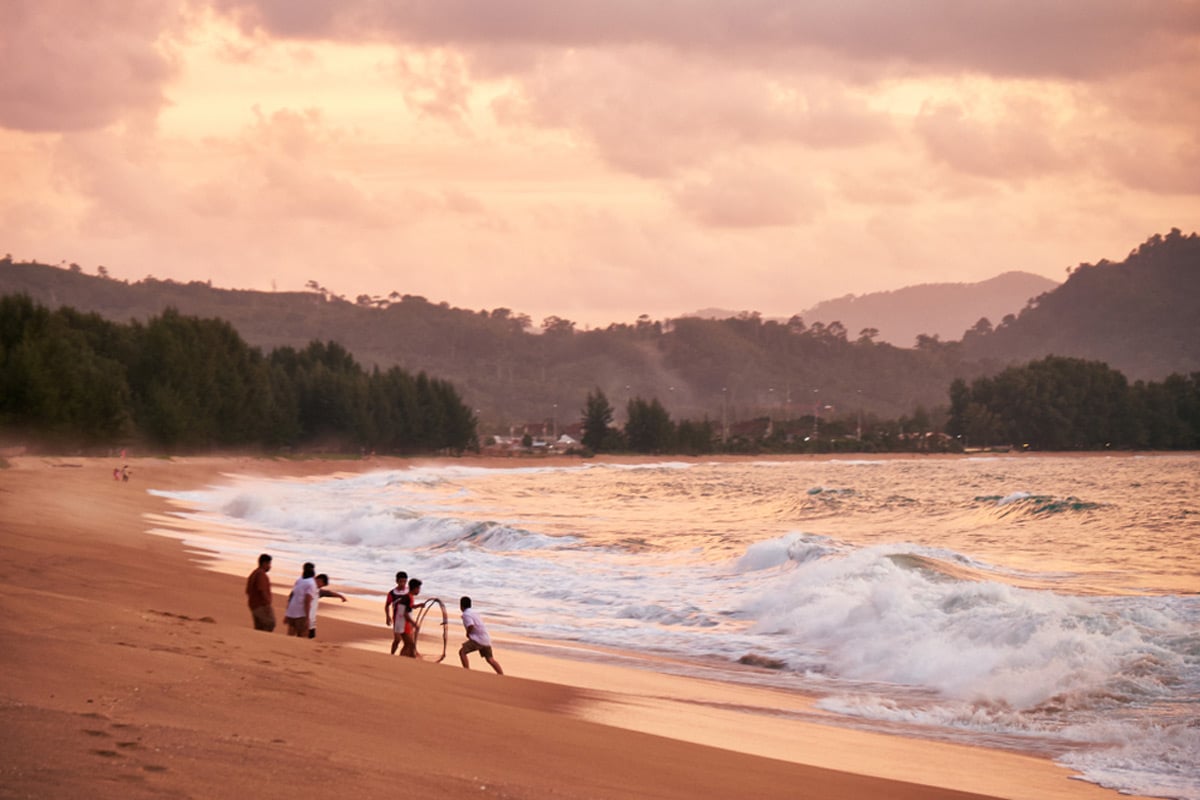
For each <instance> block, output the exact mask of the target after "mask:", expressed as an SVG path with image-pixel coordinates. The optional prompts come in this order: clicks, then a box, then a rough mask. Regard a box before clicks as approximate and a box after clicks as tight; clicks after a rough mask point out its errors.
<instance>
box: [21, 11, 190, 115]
mask: <svg viewBox="0 0 1200 800" xmlns="http://www.w3.org/2000/svg"><path fill="white" fill-rule="evenodd" d="M4 5H5V8H4V15H3V23H0V127H6V128H11V129H15V130H25V131H80V130H90V129H95V128H100V127H103V126H105V125H108V124H111V123H113V122H116V121H119V120H121V119H122V118H123V117H124V116H125V115H127V114H130V113H136V114H144V113H151V114H152V113H153V112H155V111H157V110H158V109H160V108H161V107H162V106H163V105H164V103H165V102H166V97H165V92H164V90H165V87H166V86H167V84H168V82H169V81H170V80H171V79H172V78H173V77H174V76H175V75H176V73H177V71H178V64H177V63H176V60H175V57H174V55H173V53H172V50H171V47H170V45H169V43H168V42H169V39H170V37H171V36H172V35H174V34H176V33H178V32H179V31H180V30H181V28H182V25H183V17H182V13H181V11H182V9H181V6H182V0H180V1H179V2H170V1H169V0H88V2H75V1H74V0H5V4H4Z"/></svg>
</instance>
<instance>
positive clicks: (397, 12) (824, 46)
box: [214, 0, 1200, 79]
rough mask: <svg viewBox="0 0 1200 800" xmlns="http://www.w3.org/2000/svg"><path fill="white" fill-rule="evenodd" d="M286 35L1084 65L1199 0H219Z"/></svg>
mask: <svg viewBox="0 0 1200 800" xmlns="http://www.w3.org/2000/svg"><path fill="white" fill-rule="evenodd" d="M214 4H215V6H216V7H217V8H218V9H220V10H221V11H222V12H224V13H226V14H229V15H230V16H231V17H233V18H235V19H237V20H238V21H239V22H240V24H242V25H243V26H244V27H246V28H247V29H259V30H265V31H267V32H269V33H271V34H273V35H277V36H295V37H307V38H322V37H332V38H340V39H360V40H361V39H364V38H370V39H374V40H390V41H393V42H395V43H398V44H400V43H403V44H409V45H412V44H415V45H434V46H460V47H465V48H472V47H475V46H478V45H481V44H487V45H495V44H508V45H518V46H534V47H542V48H563V49H582V48H590V47H612V46H624V45H639V46H657V47H662V48H665V49H669V50H675V51H685V52H690V53H692V54H693V55H699V56H700V57H705V56H706V55H707V56H712V55H719V56H721V57H723V58H725V59H728V60H730V61H739V60H740V61H752V62H759V63H761V62H762V60H764V59H770V60H775V59H776V58H777V57H778V56H779V54H781V53H783V54H786V53H791V52H794V51H796V50H797V49H816V50H821V51H825V52H828V53H840V54H843V55H845V56H848V57H852V58H854V59H856V60H867V61H872V62H877V63H885V64H886V63H893V64H894V63H903V64H907V65H910V66H912V67H917V68H922V67H931V68H936V69H938V70H939V71H940V70H943V69H962V70H971V71H977V72H980V73H985V74H992V75H1004V76H1023V77H1033V76H1055V77H1070V78H1073V79H1083V78H1088V77H1095V76H1099V75H1104V74H1109V73H1112V72H1114V71H1124V70H1127V69H1130V68H1132V67H1135V66H1137V65H1144V64H1149V63H1156V62H1158V61H1159V60H1160V59H1162V58H1164V57H1165V56H1166V54H1167V53H1168V52H1169V51H1172V50H1176V49H1178V48H1181V47H1183V46H1184V43H1185V42H1186V41H1188V40H1189V39H1190V40H1192V41H1193V42H1194V39H1195V37H1196V35H1197V33H1198V32H1200V19H1198V16H1200V15H1198V14H1197V10H1196V4H1195V2H1194V0H1057V2H1054V3H1046V2H1042V0H985V1H983V2H975V3H969V4H963V3H958V2H954V1H953V0H906V2H895V3H879V2H876V1H875V0H836V1H835V0H821V1H819V2H807V3H797V2H794V0H736V2H735V1H734V0H664V2H659V3H646V2H643V0H573V2H569V3H564V2H561V1H560V0H510V2H505V3H493V2H486V0H408V2H397V1H396V0H343V2H340V3H336V4H335V3H326V2H320V1H319V0H214Z"/></svg>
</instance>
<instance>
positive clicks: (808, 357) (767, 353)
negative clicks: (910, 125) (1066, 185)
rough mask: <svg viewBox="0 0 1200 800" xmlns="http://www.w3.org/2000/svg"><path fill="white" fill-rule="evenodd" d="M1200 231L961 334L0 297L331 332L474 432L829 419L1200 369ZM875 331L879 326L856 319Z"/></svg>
mask: <svg viewBox="0 0 1200 800" xmlns="http://www.w3.org/2000/svg"><path fill="white" fill-rule="evenodd" d="M1197 250H1198V247H1197V241H1196V236H1195V235H1194V234H1193V235H1192V236H1189V237H1183V236H1182V235H1181V234H1179V232H1178V231H1172V232H1171V233H1170V234H1168V235H1167V236H1166V237H1160V236H1155V237H1154V238H1152V239H1150V240H1149V241H1148V242H1146V244H1144V245H1142V246H1141V247H1140V248H1138V250H1137V251H1135V252H1134V253H1133V254H1132V255H1131V256H1130V258H1129V259H1128V260H1127V261H1126V262H1123V263H1121V264H1106V263H1103V262H1102V263H1101V264H1098V265H1095V266H1091V265H1083V266H1080V267H1079V268H1078V269H1076V270H1075V271H1074V273H1073V274H1072V275H1071V277H1070V279H1069V280H1068V281H1067V282H1066V283H1065V284H1064V285H1063V286H1060V287H1058V288H1056V289H1055V290H1054V291H1052V292H1049V293H1047V294H1045V295H1042V296H1041V297H1040V298H1038V299H1037V300H1036V301H1034V302H1033V303H1032V304H1031V305H1030V306H1029V307H1028V308H1027V309H1026V310H1025V311H1023V312H1022V313H1021V314H1020V315H1019V316H1017V315H1011V316H1010V317H1008V318H1006V320H1005V321H1003V322H1002V323H1001V324H1000V325H999V327H998V328H997V329H996V330H994V331H993V330H991V323H990V322H988V323H986V324H981V325H977V326H975V327H974V328H972V329H971V330H970V331H969V332H968V334H967V335H965V336H964V338H963V341H962V342H958V341H945V340H942V339H940V338H939V337H936V336H921V337H918V341H917V346H916V347H914V348H900V347H895V346H892V345H890V344H886V343H882V342H880V341H878V340H877V338H876V337H875V336H874V335H872V333H871V332H870V331H869V330H868V331H865V332H863V333H860V332H859V330H852V329H847V326H845V325H843V324H841V323H840V322H833V323H829V324H825V323H820V322H814V323H812V324H806V322H805V321H804V320H803V319H802V318H801V316H800V315H797V316H795V317H793V318H792V319H791V320H789V321H786V322H781V321H773V320H763V319H762V318H761V317H760V316H759V315H757V314H754V313H743V314H740V315H738V316H736V317H732V318H729V319H724V320H710V319H697V318H682V319H677V320H666V321H653V320H650V319H648V318H642V319H640V320H639V321H638V322H637V323H636V324H633V325H615V324H614V325H610V326H609V327H608V328H606V329H604V330H591V331H578V330H576V329H575V326H574V324H573V323H571V322H570V321H569V320H565V319H559V318H557V317H550V318H548V319H546V320H544V321H542V323H541V325H540V326H537V327H535V326H533V325H531V321H530V320H529V319H528V317H526V316H524V315H522V314H519V313H515V312H513V311H512V310H510V309H506V308H498V309H493V310H490V311H487V310H480V311H472V310H467V309H459V308H452V307H450V306H449V305H448V304H445V303H441V304H435V303H431V302H429V301H428V300H426V299H425V298H423V297H417V296H411V295H401V294H399V293H395V292H394V293H392V294H391V295H389V296H387V297H376V298H373V297H367V296H362V297H359V298H356V299H355V300H354V301H350V300H347V299H344V298H340V297H337V296H335V295H333V294H332V293H330V292H329V291H327V290H324V289H322V288H321V287H319V286H316V285H315V284H314V285H313V286H312V289H313V291H309V292H290V293H271V292H251V291H237V290H224V289H216V288H212V287H210V286H208V285H206V284H203V283H199V282H193V283H189V284H180V283H175V282H171V281H163V280H156V279H154V278H150V277H148V278H146V279H144V280H142V281H138V282H136V283H133V284H127V283H124V282H121V281H116V280H112V279H109V278H107V277H101V276H96V275H89V274H86V273H85V272H84V271H83V270H82V269H81V268H77V267H74V266H73V265H72V266H70V267H68V268H58V267H50V266H46V265H40V264H25V263H14V262H13V261H12V260H11V259H7V258H6V259H2V260H0V295H4V294H13V293H24V294H28V295H29V296H30V297H31V298H32V299H34V300H36V301H38V302H41V303H43V304H45V305H47V306H50V307H52V308H57V307H59V306H63V305H67V306H72V307H74V308H78V309H80V310H81V311H89V312H96V313H99V314H100V315H102V316H104V317H106V318H108V319H111V320H114V321H118V322H128V321H129V320H131V319H137V320H141V321H145V320H147V319H149V318H150V317H152V316H154V315H158V314H161V313H162V312H163V311H164V310H165V309H167V308H174V309H177V310H178V311H179V312H180V313H181V314H185V315H193V316H198V317H205V318H212V317H216V318H220V319H223V320H227V321H228V322H229V323H230V324H232V325H233V327H234V328H235V329H236V330H237V331H238V333H239V334H240V335H241V336H242V337H243V338H244V339H245V340H246V341H247V342H248V343H250V344H251V345H253V346H256V347H259V348H262V349H263V350H264V351H269V350H272V349H274V348H277V347H281V346H291V347H295V348H302V347H305V346H306V345H307V344H308V343H309V342H310V341H312V340H321V341H336V342H338V343H340V344H342V345H343V346H345V347H346V348H347V350H349V351H350V352H351V353H352V354H353V355H354V357H355V358H356V359H357V360H358V361H359V362H360V363H362V364H364V365H367V366H368V367H370V366H373V365H377V366H379V367H381V368H384V369H386V368H388V367H391V366H399V367H401V368H402V369H404V370H406V371H408V372H410V373H413V374H416V373H418V372H421V371H424V372H427V373H429V374H431V375H437V376H439V377H441V378H443V379H445V380H448V381H450V382H452V383H453V384H454V385H455V386H456V387H457V388H458V390H459V391H460V392H461V393H462V397H463V401H464V402H465V403H466V404H468V405H469V406H470V407H471V408H473V409H477V410H478V411H479V417H480V420H481V430H483V431H485V432H487V431H492V430H498V429H501V428H502V427H503V426H505V425H508V424H521V423H527V422H549V421H551V420H553V421H555V422H557V423H558V424H559V425H560V426H561V425H563V424H566V423H569V422H575V421H578V420H579V418H580V410H581V409H582V408H583V407H584V404H585V401H586V398H587V395H588V393H589V391H590V390H591V389H593V388H596V387H599V388H600V389H602V390H603V391H604V392H605V393H606V394H607V396H608V397H609V398H610V399H611V401H612V402H613V405H614V406H615V407H616V408H617V409H618V413H619V415H620V414H622V413H623V410H624V408H625V404H626V402H627V401H629V400H631V399H634V398H636V397H641V398H646V399H649V398H658V399H660V400H661V401H662V403H663V405H664V406H665V407H666V409H667V411H668V412H669V413H670V414H671V416H672V417H674V418H676V419H682V418H689V419H696V420H699V419H703V418H705V417H707V418H709V419H721V418H722V417H726V418H728V419H733V420H736V419H749V418H751V417H755V416H766V415H771V416H778V415H785V416H796V415H803V414H805V413H811V412H812V410H813V409H815V408H819V409H820V411H821V413H822V414H830V415H839V414H857V413H858V412H859V411H860V410H861V411H862V412H863V413H865V414H868V415H871V414H876V415H879V416H883V417H889V418H897V417H900V416H903V415H905V414H910V413H912V412H913V410H914V408H915V407H916V406H918V405H923V406H925V407H926V408H934V407H937V406H945V405H946V404H947V387H948V386H949V384H950V382H951V381H952V380H954V379H955V378H963V379H966V380H968V381H969V380H973V379H974V378H977V377H979V376H982V375H991V374H995V373H997V372H999V371H1000V370H1001V369H1003V368H1004V367H1006V366H1008V365H1010V364H1013V363H1017V362H1022V361H1026V360H1030V359H1033V358H1037V357H1040V356H1042V355H1045V354H1047V353H1054V354H1056V355H1063V356H1076V357H1085V358H1088V359H1093V360H1098V361H1103V362H1106V363H1108V364H1110V365H1111V366H1112V367H1114V368H1115V369H1118V370H1121V371H1122V372H1125V373H1126V374H1127V375H1130V376H1132V377H1148V378H1163V377H1165V376H1166V375H1167V374H1169V373H1171V372H1190V371H1196V370H1198V369H1200V361H1198V359H1197V348H1198V347H1200V331H1198V330H1197V325H1198V324H1200V323H1198V316H1200V315H1197V314H1196V312H1195V308H1196V305H1197V299H1198V298H1200V293H1198V292H1197V290H1196V280H1197V274H1198V268H1197V267H1198V259H1197ZM864 327H870V326H864Z"/></svg>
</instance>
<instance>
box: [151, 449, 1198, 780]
mask: <svg viewBox="0 0 1200 800" xmlns="http://www.w3.org/2000/svg"><path fill="white" fill-rule="evenodd" d="M517 463H529V462H517ZM533 463H534V464H535V465H534V466H525V467H515V468H512V469H489V468H479V467H469V466H436V467H431V468H414V469H410V470H401V471H387V472H377V473H371V474H365V475H355V476H350V477H338V478H329V479H322V480H316V481H303V482H301V481H295V482H288V481H264V480H253V481H249V480H239V481H237V482H236V483H235V484H233V485H231V486H229V487H224V488H215V489H211V490H205V491H199V492H188V493H171V494H169V495H167V496H170V497H173V498H177V499H180V500H184V501H186V502H187V503H188V504H189V505H191V506H192V507H194V508H197V509H199V510H201V513H200V514H199V515H198V516H199V517H200V518H201V519H203V520H205V521H206V522H207V523H210V524H211V523H221V524H222V525H225V526H232V527H234V528H236V529H238V530H239V531H241V532H243V533H244V534H245V535H244V536H240V537H233V538H230V537H216V538H213V539H207V538H205V537H203V536H202V535H198V536H195V537H189V541H190V542H191V543H192V544H196V545H203V546H205V547H210V548H213V549H216V550H219V551H222V552H224V553H225V554H227V555H229V556H234V557H237V558H239V559H241V560H245V561H246V563H249V557H250V556H252V555H253V554H254V553H257V552H258V551H260V550H262V549H269V550H270V551H271V552H273V553H276V554H284V555H287V556H289V557H291V558H294V559H296V560H312V561H315V562H316V563H317V564H318V567H319V569H320V570H321V571H324V572H328V573H330V575H332V576H334V578H335V581H336V583H337V585H338V586H339V587H340V588H343V589H345V588H347V587H349V588H350V589H351V590H353V588H354V587H360V588H362V589H364V590H372V591H376V592H382V591H384V590H386V589H387V588H390V586H391V585H392V582H391V577H392V575H393V573H394V572H395V571H396V570H397V569H406V570H407V571H408V572H409V573H410V574H411V575H413V576H414V577H420V578H422V579H423V580H424V581H425V588H426V594H427V595H431V596H440V597H442V598H444V599H447V600H451V599H453V598H456V597H457V596H458V595H460V594H471V595H472V596H474V597H475V598H476V601H477V604H479V605H480V607H481V608H486V609H487V611H488V613H487V617H488V621H489V627H491V629H492V630H493V633H494V635H496V636H497V637H498V638H499V639H500V640H501V641H503V640H504V638H505V635H506V634H508V635H517V636H520V637H529V638H534V639H541V640H553V641H561V642H572V643H578V644H581V645H585V646H586V645H595V646H600V647H604V648H617V649H620V650H622V651H625V652H627V653H632V654H633V656H634V658H635V659H636V657H637V656H638V654H642V655H644V656H647V657H648V656H657V655H668V656H670V657H671V663H672V664H675V665H676V666H675V667H673V668H675V669H678V670H679V671H682V672H693V673H695V674H703V675H704V676H705V677H706V678H709V679H713V678H714V677H715V678H716V679H723V680H728V681H734V682H741V683H751V684H753V683H760V684H764V685H770V686H774V687H778V688H783V689H787V690H793V691H800V692H805V693H812V694H814V695H816V696H818V697H819V698H820V700H819V702H818V704H819V706H820V707H821V708H822V709H824V710H826V711H829V712H832V713H833V714H834V717H833V719H834V720H835V722H837V723H839V724H846V725H853V726H856V727H867V728H879V729H886V730H888V731H889V732H892V733H897V732H899V733H901V734H903V735H909V736H915V737H930V738H940V739H950V740H954V741H960V742H966V743H974V744H983V745H988V746H999V747H1005V748H1011V749H1017V750H1022V751H1029V752H1037V753H1043V754H1047V755H1051V756H1054V757H1056V758H1057V759H1058V760H1060V761H1061V762H1063V763H1064V764H1066V765H1068V766H1070V767H1072V768H1073V769H1076V770H1078V771H1079V772H1080V773H1081V774H1082V776H1083V777H1084V778H1086V779H1087V780H1090V781H1094V782H1097V783H1100V784H1102V785H1105V786H1109V787H1112V788H1117V789H1121V790H1123V791H1127V792H1134V793H1139V794H1149V795H1161V796H1168V797H1179V798H1188V800H1200V777H1197V767H1196V764H1197V763H1200V595H1197V594H1196V591H1197V588H1198V587H1200V575H1198V554H1200V500H1197V497H1198V496H1200V457H1197V456H1195V455H1164V456H1149V457H1128V456H1120V457H1104V456H1054V457H1036V456H1028V455H1026V456H1020V457H994V458H950V459H894V460H893V459H888V460H870V459H861V460H831V461H813V460H792V461H768V460H756V461H750V460H746V461H726V462H714V463H694V462H689V463H678V462H662V463H645V464H623V465H616V464H604V463H591V462H580V464H579V465H571V466H553V467H541V466H536V462H533ZM264 538H268V539H269V544H268V543H264V541H263V539H264ZM747 655H753V656H758V657H761V658H763V659H771V660H774V661H775V662H777V664H778V666H779V667H780V668H779V669H775V670H764V669H757V668H750V667H745V666H741V665H739V664H738V663H737V662H738V659H740V658H742V657H743V656H747ZM645 664H646V665H647V666H650V664H651V662H650V661H649V660H648V659H647V660H646V662H645ZM689 665H690V666H689ZM654 667H655V668H663V667H662V664H661V663H660V662H657V661H656V662H654ZM822 719H823V720H824V721H828V719H827V718H825V717H822Z"/></svg>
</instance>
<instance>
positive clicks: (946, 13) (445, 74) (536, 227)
mask: <svg viewBox="0 0 1200 800" xmlns="http://www.w3.org/2000/svg"><path fill="white" fill-rule="evenodd" d="M1197 131H1200V2H1196V1H1195V0H1145V2H1141V1H1139V0H1000V1H999V2H960V1H959V0H892V1H891V2H884V1H883V0H876V2H865V1H864V0H836V2H835V1H828V2H826V1H825V0H811V1H809V2H804V1H802V0H328V1H327V2H318V1H317V0H208V1H207V2H205V1H204V0H195V1H194V2H189V1H188V0H3V2H2V3H0V176H2V177H0V253H4V252H7V253H11V254H12V256H13V258H14V259H16V260H39V261H42V262H45V263H51V264H58V263H60V262H67V263H70V262H77V263H79V264H80V266H82V267H83V269H84V270H85V271H86V272H88V273H93V274H94V273H95V271H96V267H97V266H98V265H104V266H106V267H107V269H108V270H109V272H110V274H112V275H113V276H114V277H117V278H121V279H128V280H130V281H134V280H140V279H141V278H143V277H145V276H146V275H153V276H155V277H157V278H172V279H175V280H179V281H191V280H200V281H209V280H211V281H212V283H213V285H214V286H221V287H229V288H251V289H263V290H271V289H272V288H276V289H278V290H280V291H283V290H297V289H302V288H303V287H304V285H305V284H306V282H308V281H310V280H315V281H317V282H318V283H319V284H321V285H323V286H326V287H328V288H329V289H330V290H331V291H333V292H335V293H337V294H342V295H346V296H348V297H350V298H354V297H355V296H357V295H359V294H370V295H386V294H388V293H390V292H392V291H397V292H399V293H401V294H417V295H422V296H424V297H426V298H428V299H429V300H430V301H433V302H443V301H444V302H447V303H449V304H450V305H452V306H458V307H462V308H470V309H485V308H486V309H493V308H497V307H505V308H510V309H512V310H514V311H516V312H520V313H525V314H528V315H530V317H532V318H533V320H534V323H535V325H537V324H539V323H540V322H541V320H542V319H543V318H544V317H546V316H548V315H551V314H553V315H558V316H560V317H565V318H567V319H571V320H574V321H576V322H577V323H578V324H579V325H580V326H581V327H583V326H585V325H592V326H596V325H600V326H602V325H605V324H607V323H609V322H614V321H618V322H629V321H633V320H634V319H635V318H636V317H637V316H638V315H640V314H648V315H650V317H652V318H654V319H662V318H666V317H671V316H678V315H680V314H683V313H687V312H690V311H694V310H696V309H700V308H705V307H710V306H716V307H720V308H725V309H732V310H756V311H760V312H762V313H763V314H764V315H767V316H788V315H791V314H793V313H796V312H799V311H801V310H803V309H804V308H806V307H808V306H811V305H813V304H814V303H816V302H818V301H821V300H825V299H828V298H831V297H836V296H839V295H843V294H847V293H855V294H861V293H865V292H870V291H876V290H882V289H896V288H900V287H902V286H908V285H912V284H916V283H927V282H942V281H977V280H983V279H986V278H989V277H992V276H994V275H996V274H999V273H1001V272H1004V271H1008V270H1013V269H1021V270H1026V271H1029V272H1035V273H1039V274H1042V275H1045V276H1047V277H1051V278H1053V279H1055V280H1061V279H1063V278H1064V277H1065V275H1064V270H1065V269H1066V268H1067V267H1070V266H1073V265H1075V264H1078V263H1080V262H1085V261H1086V262H1095V261H1098V260H1100V259H1102V258H1109V259H1112V260H1120V259H1122V258H1124V257H1125V255H1126V254H1127V253H1128V252H1129V251H1130V250H1132V249H1134V248H1135V247H1136V246H1137V245H1138V244H1140V243H1141V242H1142V241H1144V240H1145V239H1146V238H1148V237H1149V236H1151V235H1152V234H1154V233H1165V232H1167V231H1168V230H1169V229H1170V228H1172V227H1179V228H1182V229H1183V230H1184V232H1185V233H1188V232H1191V231H1194V230H1197V229H1198V228H1200V135H1198V133H1197Z"/></svg>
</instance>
